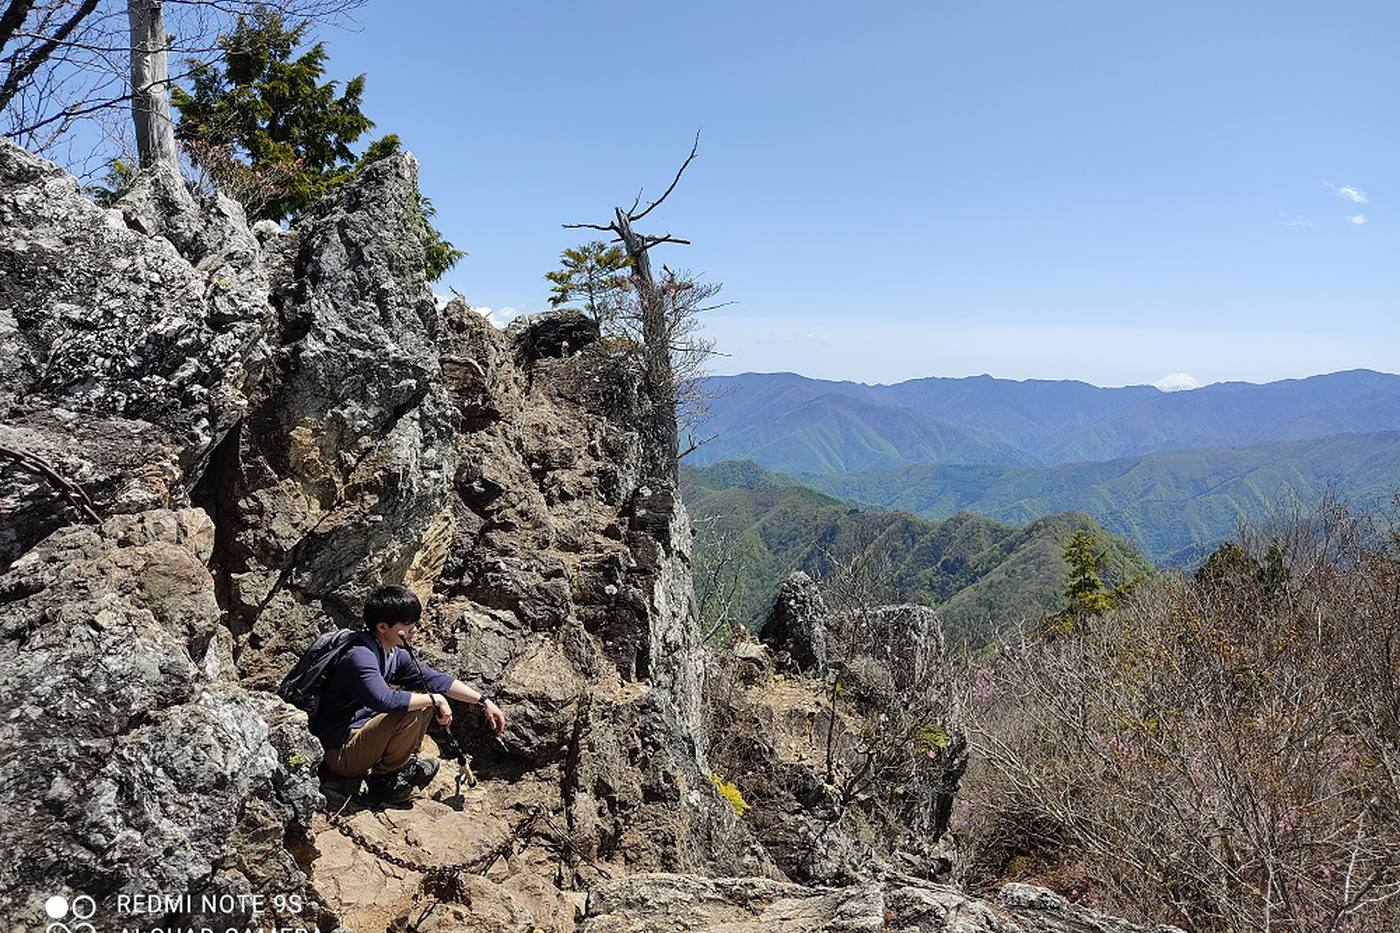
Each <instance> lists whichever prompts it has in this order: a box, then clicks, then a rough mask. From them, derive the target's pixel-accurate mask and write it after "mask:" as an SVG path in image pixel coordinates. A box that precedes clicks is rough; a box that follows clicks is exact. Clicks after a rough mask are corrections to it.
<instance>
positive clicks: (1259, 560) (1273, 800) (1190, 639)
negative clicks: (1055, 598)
mask: <svg viewBox="0 0 1400 933" xmlns="http://www.w3.org/2000/svg"><path fill="white" fill-rule="evenodd" d="M1398 546H1400V537H1397V536H1396V535H1395V534H1394V533H1393V532H1391V531H1389V530H1387V529H1382V528H1380V527H1378V526H1377V525H1376V524H1375V523H1374V522H1373V521H1371V520H1368V519H1363V518H1359V517H1357V516H1356V515H1353V514H1351V513H1350V512H1348V510H1347V509H1346V508H1344V507H1342V506H1341V505H1338V504H1337V503H1335V502H1329V503H1325V504H1324V505H1323V506H1321V507H1320V508H1319V509H1318V510H1317V511H1316V512H1315V513H1314V514H1311V515H1295V516H1293V517H1292V518H1291V520H1288V521H1281V522H1275V523H1274V524H1273V525H1272V526H1271V527H1268V528H1264V529H1259V530H1256V531H1252V532H1247V533H1245V534H1243V535H1242V536H1241V539H1240V540H1239V541H1238V542H1236V543H1235V544H1233V545H1229V546H1226V547H1224V548H1222V549H1220V550H1218V551H1217V552H1216V553H1215V555H1213V556H1212V558H1211V559H1210V561H1208V562H1207V564H1206V565H1205V566H1204V567H1203V568H1202V569H1201V571H1199V572H1198V573H1197V574H1196V575H1195V576H1194V577H1191V578H1185V577H1177V578H1175V579H1172V578H1167V579H1164V580H1162V581H1160V582H1159V583H1157V584H1156V585H1155V586H1152V587H1149V588H1147V589H1144V590H1142V591H1140V592H1138V593H1135V594H1134V595H1133V596H1131V597H1130V598H1129V599H1128V600H1127V601H1126V602H1125V604H1124V605H1122V606H1121V607H1120V608H1119V609H1118V610H1117V611H1116V612H1114V613H1111V614H1109V615H1108V616H1106V617H1104V619H1103V621H1102V622H1101V624H1099V625H1096V626H1094V627H1093V628H1092V630H1088V631H1083V632H1076V633H1075V634H1073V635H1071V636H1069V637H1063V638H1058V639H1053V640H1042V639H1039V638H1031V637H1021V638H1018V639H1007V640H1005V641H1004V642H1003V643H1002V644H1000V646H999V648H998V650H997V653H996V656H995V658H994V659H992V660H991V661H989V662H988V663H986V664H985V665H983V666H982V667H981V668H980V669H979V670H978V671H977V673H976V676H975V678H974V681H973V685H972V689H971V691H970V701H971V716H972V722H973V726H974V728H973V733H972V740H973V748H974V761H975V765H974V770H973V772H972V773H971V774H970V775H969V778H968V781H967V782H965V784H966V793H967V799H966V801H965V802H964V805H965V806H966V809H965V810H962V809H961V807H960V813H959V816H958V819H957V821H956V822H957V823H959V824H961V825H963V827H964V828H966V829H968V830H969V832H970V833H971V834H973V835H974V836H977V835H982V836H983V838H982V847H983V858H981V859H980V862H979V864H980V865H981V871H982V872H983V873H984V877H982V878H980V879H979V878H974V879H972V880H974V881H978V880H980V881H984V882H986V881H991V880H994V878H993V877H990V876H993V875H998V874H1000V875H1005V874H1007V873H1015V871H1016V870H1017V868H1018V867H1019V868H1023V867H1025V866H1027V865H1029V864H1032V863H1034V862H1035V861H1036V860H1037V859H1039V860H1041V864H1042V867H1043V868H1044V870H1045V871H1051V870H1052V869H1053V866H1051V865H1049V864H1048V861H1049V860H1047V859H1046V855H1047V851H1048V850H1049V849H1050V848H1052V847H1054V846H1059V847H1060V852H1059V855H1060V856H1061V859H1062V864H1061V866H1060V868H1061V870H1063V869H1064V867H1065V865H1071V866H1073V868H1074V870H1075V872H1074V873H1077V874H1078V875H1079V876H1080V877H1083V878H1092V879H1095V881H1094V883H1093V884H1092V885H1091V888H1092V890H1090V891H1089V892H1088V896H1089V897H1090V899H1092V900H1094V901H1096V902H1097V903H1098V906H1104V907H1108V908H1110V909H1112V910H1114V911H1115V912H1119V913H1124V914H1130V915H1131V914H1138V915H1142V916H1145V917H1149V918H1152V919H1156V920H1169V921H1172V922H1176V923H1179V924H1182V925H1184V926H1187V927H1188V928H1190V929H1193V930H1221V931H1225V930H1229V931H1239V930H1262V931H1319V933H1321V931H1329V933H1330V931H1350V930H1354V931H1362V930H1376V929H1395V928H1397V924H1400V898H1397V894H1400V793H1398V792H1397V788H1398V787H1400V784H1397V777H1400V724H1398V720H1397V717H1400V554H1397V547H1398ZM998 814H1014V815H1016V818H1017V819H1018V820H1020V821H1023V823H1022V826H1023V828H1024V832H1023V833H1022V834H1021V835H1020V837H1019V838H1017V835H1016V833H1015V832H1014V829H1015V827H1013V826H1011V825H1009V823H1008V821H1007V820H1005V819H998V816H997V815H998ZM1008 830H1012V831H1011V832H1008ZM989 832H990V833H992V834H995V835H999V836H1000V839H999V840H994V841H989V840H988V839H986V838H985V836H986V834H987V833H989ZM989 848H990V849H991V850H993V852H992V857H988V855H987V850H988V849H989ZM1017 856H1019V857H1020V858H1019V859H1017V858H1016V857H1017ZM1018 861H1019V864H1015V863H1016V862H1018Z"/></svg>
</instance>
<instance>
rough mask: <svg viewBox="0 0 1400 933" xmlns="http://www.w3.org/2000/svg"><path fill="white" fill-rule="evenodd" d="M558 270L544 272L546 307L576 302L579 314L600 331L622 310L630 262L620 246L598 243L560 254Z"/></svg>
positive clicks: (628, 288) (628, 278)
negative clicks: (594, 322) (547, 305)
mask: <svg viewBox="0 0 1400 933" xmlns="http://www.w3.org/2000/svg"><path fill="white" fill-rule="evenodd" d="M559 262H560V267H559V268H558V269H555V270H554V271H553V272H546V273H545V276H544V277H545V278H546V279H548V280H549V282H550V289H549V303H550V304H551V305H552V306H554V307H556V308H558V307H560V306H561V305H566V304H568V303H569V302H571V301H580V302H582V304H583V310H584V312H585V313H587V314H588V315H589V316H590V317H592V318H593V320H594V321H596V322H597V323H598V325H599V327H603V326H605V325H607V324H610V323H611V322H612V321H613V319H614V318H615V317H616V316H617V315H618V313H619V312H620V311H621V310H622V309H623V308H624V307H625V306H626V303H627V298H628V295H629V294H630V293H631V290H632V279H631V276H630V274H629V270H630V269H631V268H632V262H631V260H630V259H628V258H627V253H626V252H625V251H624V250H623V249H622V247H620V246H609V245H607V244H606V243H603V242H601V241H599V240H594V241H592V242H591V243H584V244H582V245H580V246H575V247H573V248H571V249H566V250H564V252H563V253H561V254H560V256H559Z"/></svg>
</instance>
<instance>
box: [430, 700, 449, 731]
mask: <svg viewBox="0 0 1400 933" xmlns="http://www.w3.org/2000/svg"><path fill="white" fill-rule="evenodd" d="M433 705H434V706H436V707H437V722H438V725H439V726H450V725H452V707H451V706H450V705H449V704H448V702H447V697H445V696H442V695H441V694H437V693H434V694H433Z"/></svg>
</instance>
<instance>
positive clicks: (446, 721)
mask: <svg viewBox="0 0 1400 933" xmlns="http://www.w3.org/2000/svg"><path fill="white" fill-rule="evenodd" d="M413 664H414V665H416V667H415V671H414V673H416V674H417V675H418V676H420V677H421V678H422V681H423V686H425V687H427V688H428V689H429V690H431V691H433V694H432V698H431V700H430V702H431V703H432V704H433V705H435V706H436V707H437V721H438V723H439V724H440V725H444V726H448V725H451V724H452V707H451V706H449V705H448V703H447V700H446V699H444V698H443V696H448V697H451V698H452V699H454V700H461V701H463V702H464V703H478V704H480V705H481V708H482V712H484V713H485V714H486V723H487V725H489V726H490V727H491V731H493V732H495V733H496V734H497V735H500V734H501V733H502V732H504V731H505V729H506V716H505V713H502V712H501V708H500V707H499V706H497V705H496V704H495V703H492V702H491V701H490V700H488V699H486V698H484V697H483V696H482V695H481V692H480V691H478V690H475V689H473V688H472V687H469V686H467V685H466V684H464V683H463V682H462V681H460V680H458V679H457V678H455V677H453V676H452V675H451V674H444V673H443V672H442V671H439V670H435V669H433V668H431V667H429V666H428V665H426V664H424V663H422V662H421V661H419V660H418V658H417V657H414V658H413ZM439 694H441V695H443V696H439ZM417 695H418V694H415V696H417ZM425 706H426V704H425ZM410 708H411V709H423V708H425V707H424V706H419V707H410Z"/></svg>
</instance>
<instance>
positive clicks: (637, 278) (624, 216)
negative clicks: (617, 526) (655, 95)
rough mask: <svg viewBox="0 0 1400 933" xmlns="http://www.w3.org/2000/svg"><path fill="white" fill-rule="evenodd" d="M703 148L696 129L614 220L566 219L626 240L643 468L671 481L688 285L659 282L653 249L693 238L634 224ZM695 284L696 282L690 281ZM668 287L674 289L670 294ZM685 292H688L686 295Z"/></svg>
mask: <svg viewBox="0 0 1400 933" xmlns="http://www.w3.org/2000/svg"><path fill="white" fill-rule="evenodd" d="M699 148H700V134H699V133H696V134H695V143H694V145H692V146H691V147H690V155H688V156H686V158H685V161H684V162H682V163H681V167H680V168H679V169H678V170H677V171H676V177H675V178H673V179H671V184H670V185H668V186H667V187H666V190H665V191H663V192H661V196H660V197H659V198H657V199H655V200H654V201H652V202H650V203H649V204H647V205H646V206H645V207H641V206H640V205H641V201H642V196H641V194H640V193H639V194H638V195H637V197H636V199H635V200H634V201H633V202H632V206H631V207H628V208H624V207H616V208H613V220H612V221H611V222H610V223H607V224H582V223H580V224H564V227H565V228H566V229H571V230H573V229H584V230H602V231H604V232H607V233H612V234H613V236H614V240H615V242H618V243H621V244H622V248H623V249H624V250H626V252H627V258H628V259H629V260H630V262H631V269H630V276H631V280H632V287H633V289H634V290H635V291H636V296H637V303H638V308H639V318H640V322H639V323H640V327H639V330H640V336H641V345H642V353H643V362H644V366H643V372H644V378H645V380H646V389H647V397H648V398H649V399H650V401H651V406H652V410H651V414H650V417H649V418H648V419H647V423H646V424H645V425H643V451H644V453H643V470H644V475H646V476H647V477H648V478H650V479H653V480H661V481H664V482H667V483H668V484H670V485H673V486H674V485H675V483H676V464H677V460H678V459H679V454H680V444H679V433H678V431H677V416H676V403H677V394H676V382H675V367H674V364H673V356H672V354H673V351H672V346H673V343H674V342H675V338H676V313H675V312H676V310H677V308H678V307H684V302H683V301H682V303H681V304H678V303H677V300H676V299H677V295H678V290H679V291H684V288H682V287H681V286H682V285H683V283H682V282H681V281H680V280H678V279H677V278H675V277H674V276H671V275H670V274H669V270H668V274H667V276H666V277H664V278H663V279H662V281H660V282H658V281H657V278H656V276H655V275H654V274H653V273H652V268H651V249H652V247H655V246H660V245H661V244H662V243H679V244H683V245H689V244H690V241H689V240H684V239H681V238H680V237H676V236H672V235H671V234H670V233H665V234H663V235H661V236H653V235H649V234H644V233H639V232H637V231H636V230H635V229H634V228H633V224H636V223H638V222H639V221H641V220H644V219H645V218H646V216H647V215H648V214H650V213H651V212H652V211H654V210H656V209H657V208H658V207H660V206H661V204H662V203H663V202H665V200H666V199H667V198H668V197H670V196H671V192H673V191H675V190H676V185H678V184H680V180H681V176H682V175H684V174H685V170H686V169H687V168H689V167H690V163H691V162H693V161H695V156H696V154H697V153H698V151H699ZM686 287H693V285H690V286H686ZM668 289H669V294H668ZM681 297H682V298H684V296H681Z"/></svg>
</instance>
